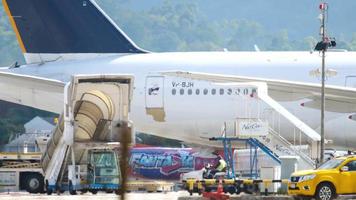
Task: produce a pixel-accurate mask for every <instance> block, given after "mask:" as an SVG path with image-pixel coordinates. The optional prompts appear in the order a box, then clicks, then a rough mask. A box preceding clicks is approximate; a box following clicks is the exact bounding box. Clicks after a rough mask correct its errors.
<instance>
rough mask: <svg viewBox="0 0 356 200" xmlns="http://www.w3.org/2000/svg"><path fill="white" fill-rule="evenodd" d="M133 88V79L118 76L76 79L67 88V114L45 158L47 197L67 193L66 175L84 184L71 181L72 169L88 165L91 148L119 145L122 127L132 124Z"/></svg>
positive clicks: (65, 101) (50, 143)
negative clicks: (63, 187) (115, 143)
mask: <svg viewBox="0 0 356 200" xmlns="http://www.w3.org/2000/svg"><path fill="white" fill-rule="evenodd" d="M132 87H133V77H132V76H130V75H115V74H111V75H78V76H73V77H72V80H71V82H69V83H68V84H66V86H65V89H64V107H63V110H64V111H63V114H62V115H61V116H60V118H59V120H58V124H57V127H56V128H55V130H54V131H53V134H52V137H51V139H50V140H49V142H48V143H47V149H46V151H45V153H44V155H43V156H42V162H41V163H42V168H43V171H44V175H45V185H46V191H47V194H51V193H52V192H54V191H56V190H63V189H61V185H62V183H63V182H64V180H65V178H64V176H65V175H66V174H67V175H68V179H69V180H70V181H72V183H73V184H74V185H78V184H80V183H78V182H79V181H80V180H78V178H75V177H70V176H71V175H72V176H73V173H68V165H69V164H70V163H71V165H72V166H80V165H81V164H85V163H87V161H88V158H86V156H87V151H86V150H87V149H88V148H97V147H101V148H103V147H105V145H108V143H109V142H113V141H115V142H117V141H119V139H120V133H121V132H122V130H121V129H122V128H124V127H122V126H121V127H120V126H119V125H120V124H130V123H129V119H128V113H129V109H130V101H131V96H132ZM80 173H86V172H85V170H84V171H83V172H80ZM67 181H68V180H67Z"/></svg>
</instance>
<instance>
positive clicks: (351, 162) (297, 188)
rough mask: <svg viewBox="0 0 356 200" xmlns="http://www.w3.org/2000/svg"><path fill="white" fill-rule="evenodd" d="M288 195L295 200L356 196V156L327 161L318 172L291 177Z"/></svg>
mask: <svg viewBox="0 0 356 200" xmlns="http://www.w3.org/2000/svg"><path fill="white" fill-rule="evenodd" d="M288 194H290V195H293V196H294V197H295V199H311V198H313V197H314V198H315V199H317V200H330V199H334V198H336V197H337V195H339V194H356V156H355V155H353V156H351V155H350V156H343V157H337V158H335V159H332V160H329V161H326V162H325V163H323V164H322V165H321V166H320V167H319V168H317V169H316V170H305V171H297V172H295V173H293V174H292V175H291V179H290V182H289V183H288Z"/></svg>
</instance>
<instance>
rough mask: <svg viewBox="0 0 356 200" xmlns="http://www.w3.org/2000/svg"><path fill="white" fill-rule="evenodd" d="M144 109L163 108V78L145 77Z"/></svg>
mask: <svg viewBox="0 0 356 200" xmlns="http://www.w3.org/2000/svg"><path fill="white" fill-rule="evenodd" d="M145 93H146V108H163V107H164V101H163V98H164V77H163V76H147V78H146V92H145Z"/></svg>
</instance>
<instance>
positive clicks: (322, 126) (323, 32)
mask: <svg viewBox="0 0 356 200" xmlns="http://www.w3.org/2000/svg"><path fill="white" fill-rule="evenodd" d="M319 8H320V11H321V27H320V30H321V32H320V34H321V36H322V42H323V47H324V48H322V49H321V52H322V59H321V108H320V110H321V114H320V118H321V119H320V138H321V140H320V158H319V162H320V163H323V162H324V150H325V124H324V122H325V53H326V51H327V49H328V44H329V39H328V38H327V36H326V23H325V17H326V13H327V10H328V4H327V3H325V2H322V3H321V4H320V6H319Z"/></svg>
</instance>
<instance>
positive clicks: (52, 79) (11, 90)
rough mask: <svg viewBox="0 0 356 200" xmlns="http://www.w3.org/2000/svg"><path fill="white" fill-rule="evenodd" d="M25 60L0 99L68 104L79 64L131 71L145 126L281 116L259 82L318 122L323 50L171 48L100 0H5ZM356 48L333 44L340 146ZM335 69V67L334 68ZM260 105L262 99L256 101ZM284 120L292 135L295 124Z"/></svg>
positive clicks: (8, 75)
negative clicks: (125, 24) (128, 26)
mask: <svg viewBox="0 0 356 200" xmlns="http://www.w3.org/2000/svg"><path fill="white" fill-rule="evenodd" d="M3 5H4V8H5V10H6V13H7V14H8V16H9V19H10V22H11V24H12V26H13V28H14V31H15V33H16V36H17V39H18V42H19V45H20V48H21V50H22V51H23V53H24V57H25V60H26V64H25V65H22V66H16V65H15V66H12V67H9V68H8V69H5V70H2V72H1V74H0V75H1V78H0V88H1V89H0V99H2V100H5V101H10V102H14V103H18V104H22V105H26V106H31V107H34V108H38V109H42V110H47V111H51V112H54V113H61V112H62V109H63V85H64V83H65V82H67V81H69V80H70V78H71V76H72V75H75V74H104V73H121V74H132V75H134V77H135V86H134V94H133V101H132V105H131V119H132V120H133V121H134V123H135V128H136V130H138V131H142V132H146V133H150V134H155V135H159V136H164V137H167V138H172V139H178V140H181V141H184V142H187V143H193V144H208V142H207V139H206V138H207V137H211V136H217V135H218V134H219V133H220V132H221V126H222V125H223V124H224V122H226V121H229V120H230V121H231V120H236V118H247V117H250V116H254V117H256V116H257V115H260V114H263V115H264V116H265V117H270V118H273V116H274V114H273V113H269V110H268V108H267V107H263V106H262V108H261V109H260V108H259V103H258V101H252V102H254V103H251V105H249V106H248V102H250V101H249V100H250V99H251V98H253V92H254V90H253V88H251V87H246V88H241V87H239V88H237V87H234V86H233V83H236V82H264V83H267V85H268V90H269V95H270V96H271V97H272V98H274V99H275V100H277V101H279V102H280V103H281V104H282V105H283V106H284V107H285V108H287V109H288V110H289V111H290V112H292V113H293V114H294V115H296V116H297V117H299V118H300V119H301V120H302V121H303V122H305V123H306V124H308V125H309V126H310V127H312V128H313V129H315V130H316V131H318V129H319V125H320V110H319V105H320V92H319V91H320V85H319V84H318V83H319V82H320V78H318V76H317V75H316V76H311V75H310V74H313V73H311V72H312V71H313V70H315V69H317V68H319V67H320V55H319V54H318V53H317V52H313V53H311V52H171V53H153V52H148V51H146V50H143V49H141V48H139V47H138V46H137V45H136V44H135V43H134V42H132V41H131V40H130V39H129V37H128V36H127V35H125V33H124V32H123V31H122V30H121V29H120V28H119V27H118V26H117V25H116V24H115V23H114V22H113V21H112V20H111V19H110V18H109V16H107V15H106V14H105V13H104V11H103V10H101V9H100V8H99V6H98V5H97V4H96V3H95V1H93V0H46V1H39V0H26V1H23V0H3ZM355 58H356V53H355V52H328V53H327V67H328V68H329V69H332V70H335V71H336V73H337V75H336V76H333V77H328V79H327V84H328V85H327V87H326V91H327V94H326V99H327V100H326V105H327V106H326V110H327V113H326V139H328V140H332V143H331V144H329V146H331V147H337V148H341V149H346V148H353V147H355V145H354V144H355V142H356V134H355V130H356V122H355V121H354V120H353V119H354V118H355V117H354V116H355V115H354V113H356V88H355V86H356V59H355ZM334 74H335V73H334ZM257 108H258V109H257ZM277 120H280V124H278V125H277V127H279V128H278V129H280V130H279V131H280V133H281V134H282V135H284V136H285V137H286V138H288V139H289V140H290V141H292V140H293V139H295V137H296V135H295V134H293V131H292V129H290V125H288V123H287V122H286V121H285V120H283V119H278V117H277V118H276V121H277Z"/></svg>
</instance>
